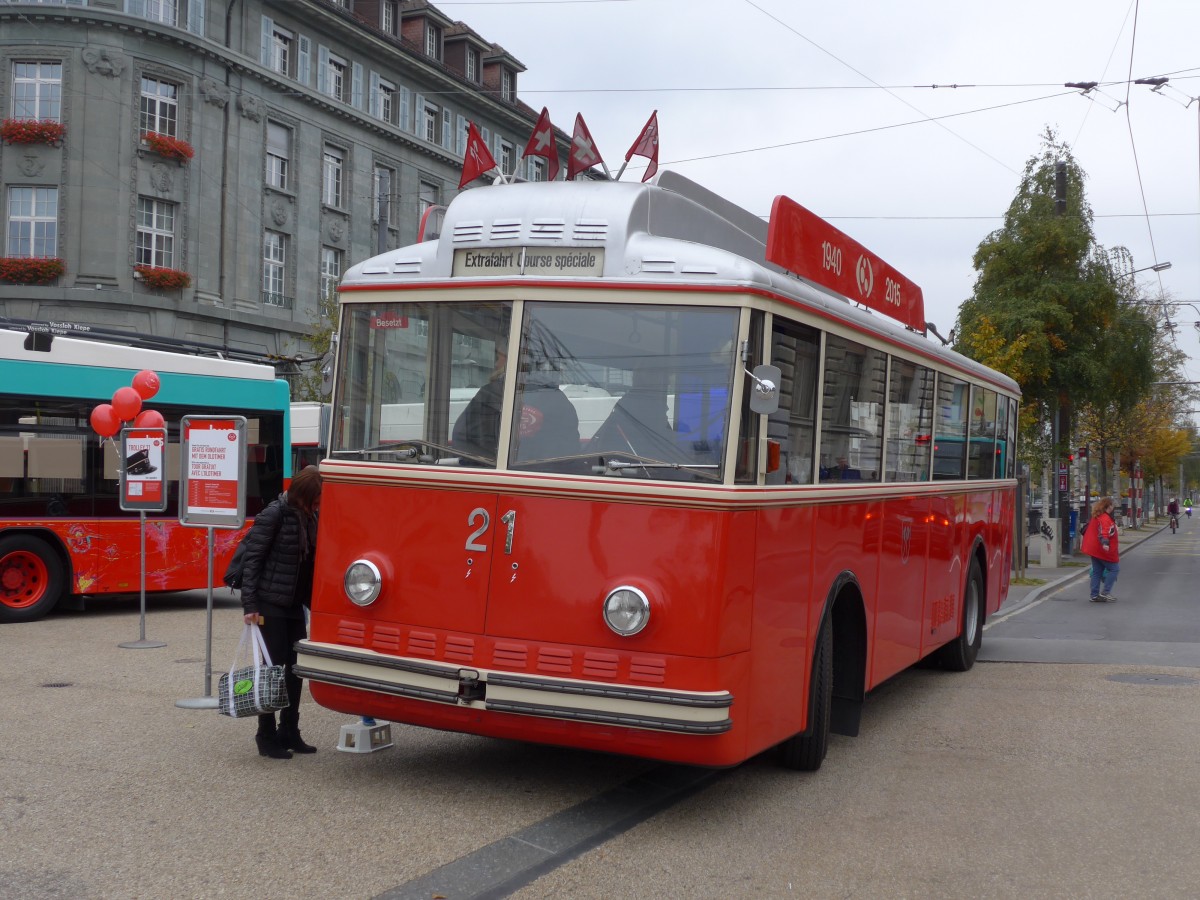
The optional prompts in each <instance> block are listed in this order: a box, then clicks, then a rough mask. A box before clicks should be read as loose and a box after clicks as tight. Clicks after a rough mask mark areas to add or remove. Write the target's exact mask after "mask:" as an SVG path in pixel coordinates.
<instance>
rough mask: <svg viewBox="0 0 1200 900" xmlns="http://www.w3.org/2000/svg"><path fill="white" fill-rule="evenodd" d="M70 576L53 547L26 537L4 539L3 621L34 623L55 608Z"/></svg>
mask: <svg viewBox="0 0 1200 900" xmlns="http://www.w3.org/2000/svg"><path fill="white" fill-rule="evenodd" d="M65 582H66V576H65V574H64V573H63V568H62V564H61V563H60V562H59V560H58V557H57V555H56V554H55V553H54V551H53V550H52V549H51V548H50V546H49V545H48V544H47V543H46V542H45V541H42V540H39V539H38V538H35V537H31V536H29V535H26V534H17V535H13V536H11V537H6V538H0V622H32V621H33V620H34V619H40V618H41V617H42V616H44V615H46V613H48V612H50V610H52V609H54V607H55V605H56V604H57V603H58V601H59V598H60V597H62V593H63V586H64V584H65Z"/></svg>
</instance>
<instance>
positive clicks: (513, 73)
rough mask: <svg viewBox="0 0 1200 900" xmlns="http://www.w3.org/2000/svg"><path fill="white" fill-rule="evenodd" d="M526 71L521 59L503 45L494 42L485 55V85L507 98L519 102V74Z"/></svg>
mask: <svg viewBox="0 0 1200 900" xmlns="http://www.w3.org/2000/svg"><path fill="white" fill-rule="evenodd" d="M524 71H525V66H523V65H522V64H521V61H520V60H519V59H517V58H516V57H515V56H513V55H512V54H511V53H509V52H508V51H507V50H505V49H504V48H503V47H501V46H500V45H499V44H492V46H491V49H490V50H489V51H488V52H487V53H485V54H484V56H483V87H484V90H487V91H491V92H493V93H495V94H496V95H497V96H499V97H500V99H501V100H507V101H508V102H509V103H516V102H517V74H518V73H520V72H524Z"/></svg>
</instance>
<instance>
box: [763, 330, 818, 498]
mask: <svg viewBox="0 0 1200 900" xmlns="http://www.w3.org/2000/svg"><path fill="white" fill-rule="evenodd" d="M820 357H821V335H820V333H819V332H818V331H817V330H816V329H815V328H809V327H808V326H806V325H799V324H797V323H795V322H789V321H788V320H787V319H782V318H780V317H779V316H776V317H775V325H774V329H773V334H772V336H771V359H770V362H771V365H774V366H778V367H779V371H780V373H781V378H780V386H779V409H778V410H776V411H775V412H773V413H771V415H770V416H768V418H767V438H768V439H769V440H772V441H776V442H778V444H779V469H778V470H777V471H776V472H768V473H767V483H768V484H809V483H811V482H812V480H813V453H814V452H815V451H816V430H815V424H816V415H817V371H818V369H817V364H818V361H819V359H820Z"/></svg>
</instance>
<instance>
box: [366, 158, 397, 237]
mask: <svg viewBox="0 0 1200 900" xmlns="http://www.w3.org/2000/svg"><path fill="white" fill-rule="evenodd" d="M396 186H397V185H396V172H395V171H394V170H393V169H389V168H388V167H387V166H376V167H375V177H374V185H373V188H372V190H371V221H372V222H378V221H379V206H380V200H381V199H382V198H384V197H387V224H388V227H389V228H395V227H396V223H397V222H398V221H399V216H398V215H397V211H396Z"/></svg>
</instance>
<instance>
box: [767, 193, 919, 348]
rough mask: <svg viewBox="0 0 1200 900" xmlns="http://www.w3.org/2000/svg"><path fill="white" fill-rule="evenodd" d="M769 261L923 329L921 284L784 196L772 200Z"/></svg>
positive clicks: (877, 310) (915, 328) (768, 242)
mask: <svg viewBox="0 0 1200 900" xmlns="http://www.w3.org/2000/svg"><path fill="white" fill-rule="evenodd" d="M767 261H768V262H772V263H774V264H775V265H777V266H781V267H782V268H784V269H787V270H788V271H789V272H792V273H794V274H796V275H799V276H800V277H801V278H807V279H809V280H810V281H815V282H816V283H817V284H819V285H821V286H823V287H827V288H830V289H831V290H834V291H837V292H838V293H839V294H842V295H843V296H845V297H848V298H849V299H851V300H854V301H855V302H857V303H861V304H863V306H866V307H868V308H869V309H873V310H875V311H876V312H880V313H883V314H884V315H885V316H890V317H891V318H893V319H896V320H897V321H899V322H902V323H904V324H905V325H907V326H908V327H909V328H912V329H914V330H916V331H919V332H921V333H922V334H924V333H925V299H924V297H923V296H922V294H921V289H920V288H919V287H917V286H916V285H915V284H914V283H913V282H911V281H910V280H909V279H907V278H905V277H904V276H903V275H901V274H900V273H899V272H897V271H896V270H895V269H894V268H892V267H891V266H889V265H888V264H887V263H885V262H884V261H883V260H882V259H880V258H879V257H878V256H876V255H875V254H874V253H872V252H871V251H870V250H868V249H867V248H866V247H864V246H863V245H862V244H860V243H858V241H856V240H854V239H853V238H852V237H850V236H849V235H846V234H843V233H842V232H841V231H838V229H836V228H834V227H833V226H832V225H830V224H829V223H828V222H826V221H825V220H824V219H822V218H820V217H819V216H817V215H815V214H813V213H812V212H809V211H808V210H807V209H805V208H804V207H803V206H801V205H800V204H799V203H797V202H796V201H795V200H789V199H788V198H787V197H784V196H779V197H776V198H775V202H774V203H773V204H772V205H771V221H770V224H769V225H768V227H767Z"/></svg>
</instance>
